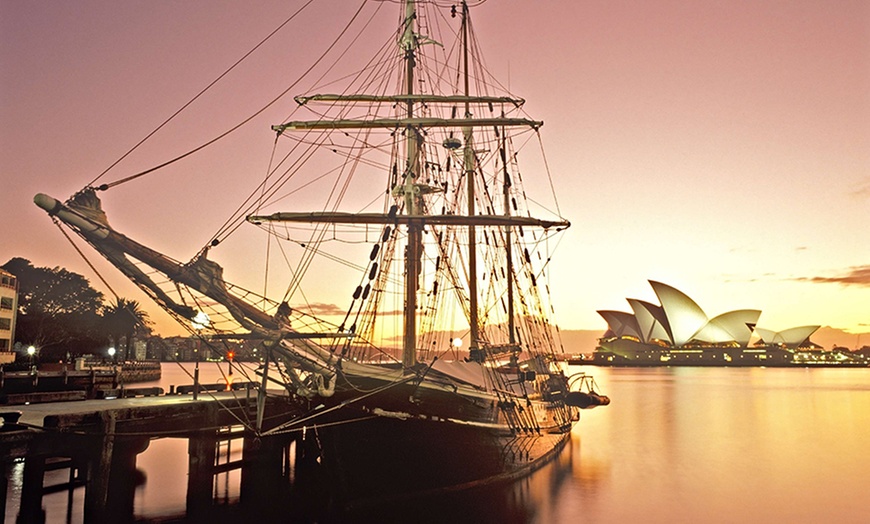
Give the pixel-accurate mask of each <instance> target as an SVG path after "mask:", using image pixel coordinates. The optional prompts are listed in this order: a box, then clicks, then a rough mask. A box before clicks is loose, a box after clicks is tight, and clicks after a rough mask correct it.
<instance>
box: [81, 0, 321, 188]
mask: <svg viewBox="0 0 870 524" xmlns="http://www.w3.org/2000/svg"><path fill="white" fill-rule="evenodd" d="M312 2H314V0H308V2H306V3H305V5H303V6H302V7H300V8H299V9H298V10H297V11H296V12H295V13H293V14H292V15H291V16H290V18H288V19H287V20H284V22H282V23H281V25H279V26H278V27H276V28H275V30H274V31H272V32H271V33H269V35H268V36H266V38H264V39H263V40H261V41H260V43H258V44H257V45H255V46H254V47H253V48H252V49H251V50H250V51H248V52H247V53H245V54H244V55H243V56H242V57H241V58H239V59H238V60H237V61H236V63H234V64H233V65H232V66H230V68H229V69H227V70H226V71H224V72H223V73H221V74H220V75H219V76H218V77H217V78H215V79H214V80H213V81H212V82H211V83H210V84H208V85H207V86H205V88H203V90H202V91H200V92H199V93H197V94H196V96H194V97H193V98H191V99H190V100H189V101H188V102H187V103H186V104H184V105H183V106H181V107H180V108H179V109H178V110H177V111H176V112H174V113H172V115H170V116H169V118H167V119H166V120H164V121H163V123H162V124H160V125H159V126H157V127H156V128H155V129H154V130H153V131H151V132H150V133H148V134H147V135H146V136H145V138H143V139H142V140H140V141H139V142H138V143H137V144H136V145H134V146H133V147H131V148H130V150H129V151H127V152H126V153H124V154H123V155H121V157H120V158H119V159H118V160H115V161H114V162H113V163H112V164H111V165H110V166H109V167H107V168H106V169H105V170H103V172H102V173H100V174H99V175H98V176H97V177H96V178H95V179H93V180H92V181H91V183H90V184H88V185H89V186H93V185H94V184H95V183H96V182H97V181H98V180H99V179H100V178H102V177H103V176H104V175H105V174H106V173H108V172H109V170H111V169H112V168H113V167H115V166H116V165H118V164H119V163H120V162H121V161H122V160H124V159H125V158H127V156H129V155H130V154H131V153H132V152H133V151H135V150H136V149H138V148H139V146H141V145H142V144H144V143H145V141H146V140H148V139H149V138H151V137H152V136H153V135H154V134H155V133H157V132H158V131H160V130H161V129H162V128H163V126H165V125H166V124H168V123H169V122H170V121H172V120H173V119H174V118H175V117H176V116H178V115H179V114H180V113H181V112H182V111H184V110H185V109H187V107H188V106H190V104H192V103H194V102H195V101H196V100H197V99H198V98H199V97H200V96H202V95H203V94H205V92H206V91H208V90H209V89H211V88H212V87H213V86H214V85H215V84H217V83H218V82H219V81H220V80H221V79H222V78H223V77H225V76H226V75H228V74H229V73H230V72H231V71H232V70H233V69H235V68H236V67H237V66H238V65H239V64H241V63H242V62H243V61H244V60H245V59H247V58H248V57H249V56H251V54H253V53H254V51H256V50H257V49H259V48H260V46H262V45H263V44H265V43H266V41H268V40H269V39H271V38H272V37H273V36H274V35H275V33H277V32H278V31H280V30H281V29H282V28H283V27H284V26H285V25H287V24H288V23H289V22H290V21H291V20H293V19H294V18H296V16H297V15H298V14H299V13H301V12H302V11H303V10H304V9H305V8H306V7H308V6H309V5H311V3H312ZM270 105H271V104H270ZM266 107H269V106H266ZM263 109H265V108H263ZM257 114H259V112H258V113H256V114H255V115H254V116H256V115H257ZM252 118H253V117H252ZM249 120H250V119H249ZM245 122H247V120H246V121H245ZM245 122H243V124H244V123H245ZM240 126H241V124H240ZM240 126H236V127H235V128H233V129H231V130H230V131H228V132H226V133H224V134H223V135H221V136H219V137H217V138H216V139H214V140H212V141H211V142H208V143H206V144H204V145H202V146H200V147H198V148H196V149H194V150H193V151H190V152H188V153H186V154H184V155H182V156H180V157H178V158H175V159H173V160H171V161H169V162H167V163H164V164H161V165H159V166H157V167H155V168H152V169H149V170H147V171H144V172H142V173H139V174H138V175H135V176H132V177H127V178H125V179H122V180H120V181H116V182H112V183H110V184H105V185H103V186H100V189H103V190H106V189H109V188H111V187H114V186H117V185H118V184H123V183H124V182H127V181H129V180H133V179H135V178H139V177H140V176H143V175H146V174H148V173H150V172H152V171H155V170H157V169H160V168H161V167H164V166H167V165H169V164H171V163H173V162H176V161H178V160H181V159H182V158H184V157H186V156H188V155H190V154H193V153H194V152H196V151H199V150H200V149H202V148H204V147H206V146H208V145H210V144H212V143H214V142H216V141H218V140H220V139H221V138H223V137H224V136H226V135H227V134H229V133H230V132H232V131H233V130H235V129H237V128H238V127H240Z"/></svg>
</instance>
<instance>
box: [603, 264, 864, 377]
mask: <svg viewBox="0 0 870 524" xmlns="http://www.w3.org/2000/svg"><path fill="white" fill-rule="evenodd" d="M650 285H651V286H652V288H653V291H654V292H655V294H656V296H657V297H658V299H659V302H661V305H656V304H652V303H650V302H646V301H643V300H636V299H628V304H629V306H630V307H631V313H628V312H623V311H599V312H598V314H600V315H601V316H602V317H604V320H606V321H607V325H608V329H607V332H606V333H605V334H604V336H603V337H602V338H601V339H600V340H599V346H598V347H597V348H596V349H595V362H596V363H597V364H604V365H629V366H644V365H646V366H672V365H690V366H704V365H713V366H792V365H799V366H805V365H812V364H818V365H826V364H847V363H850V362H846V360H849V358H848V356H847V355H842V354H839V353H830V352H823V351H821V348H819V347H818V346H817V345H816V344H814V343H813V342H811V341H810V336H811V335H812V334H813V333H814V332H815V331H816V330H817V329H819V326H802V327H794V328H791V329H786V330H784V331H771V330H768V329H763V328H759V327H757V325H756V324H757V323H758V318H759V317H760V316H761V311H759V310H756V309H740V310H736V311H729V312H727V313H723V314H721V315H718V316H716V317H713V318H708V317H707V315H706V314H705V313H704V311H703V310H702V309H701V307H700V306H698V304H696V303H695V301H693V300H692V299H691V298H689V297H688V296H687V295H686V294H685V293H683V292H681V291H679V290H677V289H675V288H673V287H671V286H668V285H666V284H662V283H661V282H654V281H650Z"/></svg>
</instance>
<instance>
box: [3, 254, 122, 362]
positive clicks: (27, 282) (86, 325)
mask: <svg viewBox="0 0 870 524" xmlns="http://www.w3.org/2000/svg"><path fill="white" fill-rule="evenodd" d="M2 267H3V269H5V270H6V271H8V272H10V273H12V274H13V275H15V276H16V278H17V279H18V291H19V295H18V322H17V328H16V331H15V335H16V336H15V338H16V341H18V342H21V343H22V344H24V345H34V346H36V347H38V348H39V351H40V355H41V356H42V357H43V358H52V359H53V358H58V357H63V356H65V354H66V353H70V354H81V353H87V352H92V351H95V350H97V349H99V348H100V347H101V346H103V345H105V342H106V337H105V335H104V334H103V333H102V332H101V330H100V323H101V317H100V309H101V308H102V302H103V294H102V293H100V292H99V291H97V290H95V289H94V288H92V287H91V285H90V283H89V282H88V280H87V279H86V278H85V277H83V276H82V275H79V274H77V273H73V272H71V271H67V270H66V269H63V268H59V267H55V268H53V269H52V268H47V267H34V266H33V265H32V264H31V263H30V261H29V260H27V259H24V258H19V257H16V258H13V259H11V260H9V262H7V263H6V264H4V265H3V266H2Z"/></svg>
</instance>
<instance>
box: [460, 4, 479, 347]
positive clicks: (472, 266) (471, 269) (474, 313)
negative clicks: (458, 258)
mask: <svg viewBox="0 0 870 524" xmlns="http://www.w3.org/2000/svg"><path fill="white" fill-rule="evenodd" d="M462 75H463V82H464V86H463V88H464V95H465V96H466V97H468V96H469V95H470V89H469V85H468V78H469V74H468V4H466V3H465V1H464V0H463V2H462ZM471 116H472V115H471V104H470V103H469V102H468V101H467V100H466V102H465V118H466V119H470V118H471ZM462 134H463V138H464V139H465V154H464V156H463V168H464V170H465V178H466V183H467V185H468V216H469V217H473V216H474V172H475V171H476V165H475V155H474V137H473V135H472V128H471V127H470V126H465V127H463V128H462ZM477 293H478V292H477V238H476V232H475V228H474V226H473V225H469V226H468V295H469V299H470V303H469V313H470V315H469V319H468V322H469V328H471V334H470V338H471V343H470V344H469V353H470V356H471V359H472V360H478V361H481V362H482V361H483V355H481V353H480V349H479V347H478V341H479V340H480V320H479V319H478V304H477Z"/></svg>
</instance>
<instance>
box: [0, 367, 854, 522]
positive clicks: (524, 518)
mask: <svg viewBox="0 0 870 524" xmlns="http://www.w3.org/2000/svg"><path fill="white" fill-rule="evenodd" d="M164 369H167V368H164ZM580 369H582V368H580ZM580 369H577V370H580ZM201 371H202V376H203V382H208V381H211V380H212V379H214V380H215V381H216V380H217V379H219V378H220V376H221V374H220V372H219V371H218V370H217V369H216V368H215V367H214V366H212V367H208V366H203V367H202V368H201ZM585 371H587V372H588V373H591V374H593V375H594V376H595V377H596V381H597V382H598V384H599V386H600V390H601V392H603V393H604V394H607V395H608V396H610V398H611V400H612V403H611V404H610V405H609V406H606V407H599V408H596V409H593V410H588V411H583V412H582V415H581V420H580V423H579V424H578V425H577V427H575V428H574V431H573V432H572V435H571V441H570V443H569V444H568V446H566V448H565V450H564V451H563V453H561V454H560V455H559V457H558V458H557V459H556V460H555V461H554V462H553V463H551V464H549V465H548V466H546V467H544V468H542V469H541V470H539V471H537V472H536V473H535V474H533V475H532V476H531V477H529V478H527V479H524V480H522V481H519V482H517V483H516V484H514V485H512V486H509V487H507V488H500V489H495V490H491V491H488V492H486V493H474V494H469V496H465V497H462V496H457V497H453V498H452V499H450V500H449V501H447V500H436V501H432V502H431V503H429V504H428V505H426V506H425V507H423V506H419V507H418V506H414V508H413V509H414V512H415V513H416V514H418V515H425V517H426V520H425V522H447V521H449V522H451V523H458V522H499V523H514V522H515V523H530V524H562V523H576V522H589V523H622V522H644V523H659V522H661V523H665V522H668V523H672V522H705V523H736V522H739V523H767V522H789V523H816V522H837V523H866V522H868V517H867V515H868V512H867V503H866V490H867V486H868V485H870V452H868V443H870V369H843V368H816V369H803V368H799V369H781V368H743V369H741V368H650V369H638V368H597V367H589V368H585ZM173 380H175V381H176V382H170V381H173ZM163 382H165V383H164V384H162V385H163V386H164V387H167V388H168V385H169V384H175V385H178V384H186V383H189V380H187V379H186V374H184V373H180V372H179V371H178V370H174V369H172V368H171V367H170V368H169V370H168V372H165V374H164V381H163ZM186 452H187V449H186V445H185V441H182V440H177V439H164V440H158V441H153V442H152V444H151V446H150V447H149V449H148V450H147V451H146V452H145V453H143V454H142V455H140V456H139V460H138V464H139V467H140V468H141V469H142V470H143V471H144V472H145V474H146V475H147V480H146V483H145V484H144V485H143V486H141V487H140V488H139V489H137V493H136V514H137V516H140V517H141V516H157V515H167V514H173V513H178V512H179V511H183V507H184V500H185V490H186V480H187V479H186V474H185V473H186V463H187V453H186ZM13 470H15V466H13ZM13 473H14V471H13ZM15 484H16V483H15V482H10V490H14V489H15V487H14V486H15ZM237 486H238V479H229V478H227V479H224V481H222V482H219V485H218V486H216V488H217V494H218V496H221V495H223V497H224V498H225V502H226V501H229V500H231V499H232V498H233V497H235V496H236V494H237V489H236V487H237ZM82 491H83V490H77V493H76V495H75V498H74V500H73V511H72V512H71V515H72V518H70V520H69V522H73V523H75V522H80V515H81V505H82V500H81V496H82V495H81V492H82ZM44 502H45V503H46V506H47V507H46V509H47V510H48V513H49V514H50V515H54V516H65V515H66V514H67V513H66V506H67V504H68V500H67V497H66V494H64V493H58V494H53V495H51V496H47V497H46V498H45V499H44ZM16 513H17V507H15V505H14V504H13V505H11V506H10V507H9V508H8V509H7V522H12V521H13V520H10V519H14V516H15V515H16ZM397 521H398V520H390V522H397ZM263 524H266V523H263Z"/></svg>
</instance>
